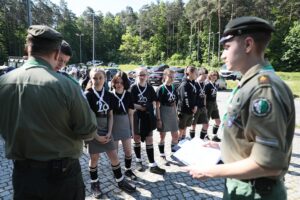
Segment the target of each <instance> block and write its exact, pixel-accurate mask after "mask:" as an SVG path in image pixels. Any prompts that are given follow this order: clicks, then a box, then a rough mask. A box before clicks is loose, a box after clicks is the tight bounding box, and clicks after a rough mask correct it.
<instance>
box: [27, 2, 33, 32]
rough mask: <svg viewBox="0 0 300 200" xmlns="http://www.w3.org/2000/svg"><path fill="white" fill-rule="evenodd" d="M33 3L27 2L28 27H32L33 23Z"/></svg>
mask: <svg viewBox="0 0 300 200" xmlns="http://www.w3.org/2000/svg"><path fill="white" fill-rule="evenodd" d="M30 3H31V1H30V0H27V18H28V27H29V26H31V24H32V21H31V5H30Z"/></svg>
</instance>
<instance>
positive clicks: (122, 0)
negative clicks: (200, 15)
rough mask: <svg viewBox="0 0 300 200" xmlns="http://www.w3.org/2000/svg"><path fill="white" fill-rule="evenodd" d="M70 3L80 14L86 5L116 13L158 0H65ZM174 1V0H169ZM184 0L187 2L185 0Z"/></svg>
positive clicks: (54, 1) (53, 0) (73, 10)
mask: <svg viewBox="0 0 300 200" xmlns="http://www.w3.org/2000/svg"><path fill="white" fill-rule="evenodd" d="M51 1H52V2H53V3H55V4H57V5H59V2H60V0H51ZM65 1H66V2H67V4H68V8H69V9H70V10H71V11H72V12H73V13H75V14H76V15H77V16H80V15H81V14H82V13H83V11H84V10H85V9H86V7H88V6H89V7H91V8H93V9H94V11H99V10H100V11H101V12H102V13H103V14H106V13H107V12H111V13H112V14H116V13H118V12H120V11H122V10H125V8H126V7H127V6H130V7H132V8H133V10H134V11H136V12H137V11H138V10H139V9H140V8H141V7H142V6H143V5H145V4H150V3H151V2H154V3H155V2H156V0H65ZM169 1H172V0H169ZM184 2H187V0H185V1H184Z"/></svg>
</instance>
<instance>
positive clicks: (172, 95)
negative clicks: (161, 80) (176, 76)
mask: <svg viewBox="0 0 300 200" xmlns="http://www.w3.org/2000/svg"><path fill="white" fill-rule="evenodd" d="M164 87H165V89H166V90H167V92H168V96H169V98H168V101H169V102H173V101H175V100H176V96H175V95H174V90H173V87H172V92H171V91H170V90H168V88H167V86H166V85H165V84H164Z"/></svg>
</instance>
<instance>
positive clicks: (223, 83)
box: [216, 76, 227, 90]
mask: <svg viewBox="0 0 300 200" xmlns="http://www.w3.org/2000/svg"><path fill="white" fill-rule="evenodd" d="M216 85H217V86H218V88H219V90H226V89H227V83H226V80H225V79H224V78H223V77H221V76H220V77H219V79H218V80H217V81H216Z"/></svg>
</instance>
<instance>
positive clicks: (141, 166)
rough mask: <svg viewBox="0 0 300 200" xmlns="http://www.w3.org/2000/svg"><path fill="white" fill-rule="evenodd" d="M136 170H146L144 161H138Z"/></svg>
mask: <svg viewBox="0 0 300 200" xmlns="http://www.w3.org/2000/svg"><path fill="white" fill-rule="evenodd" d="M136 170H138V171H139V172H144V171H145V170H146V168H145V166H144V165H143V164H142V162H136Z"/></svg>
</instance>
